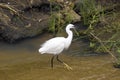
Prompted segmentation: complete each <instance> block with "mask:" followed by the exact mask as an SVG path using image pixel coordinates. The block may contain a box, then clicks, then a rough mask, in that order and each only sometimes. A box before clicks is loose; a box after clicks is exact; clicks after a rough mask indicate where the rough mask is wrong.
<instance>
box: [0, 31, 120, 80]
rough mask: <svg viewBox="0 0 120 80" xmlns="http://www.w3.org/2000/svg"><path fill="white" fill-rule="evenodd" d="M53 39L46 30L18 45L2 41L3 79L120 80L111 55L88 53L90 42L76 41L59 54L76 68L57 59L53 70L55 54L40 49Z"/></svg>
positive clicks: (0, 75)
mask: <svg viewBox="0 0 120 80" xmlns="http://www.w3.org/2000/svg"><path fill="white" fill-rule="evenodd" d="M50 38H52V35H51V34H47V33H46V34H43V35H42V36H38V37H35V38H32V39H25V40H24V41H20V42H18V43H15V44H7V43H4V42H0V80H120V75H119V74H120V69H117V68H114V67H113V63H112V58H111V56H110V55H109V54H105V55H96V54H92V55H89V54H88V55H86V54H85V52H84V51H85V50H86V47H87V44H85V43H84V42H82V41H73V42H72V44H71V46H70V48H69V50H67V51H63V53H62V54H60V59H61V60H63V61H65V62H66V63H67V64H69V65H70V66H71V67H72V68H73V70H71V71H68V70H67V69H66V68H64V66H63V65H62V64H61V63H59V62H57V61H56V60H54V68H53V69H51V67H50V59H51V57H52V55H49V54H40V53H39V52H38V49H39V47H40V45H41V44H42V43H43V42H44V41H46V40H48V39H50ZM80 54H83V55H80Z"/></svg>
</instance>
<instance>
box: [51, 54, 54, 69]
mask: <svg viewBox="0 0 120 80" xmlns="http://www.w3.org/2000/svg"><path fill="white" fill-rule="evenodd" d="M53 60H54V56H53V57H52V58H51V67H52V68H53Z"/></svg>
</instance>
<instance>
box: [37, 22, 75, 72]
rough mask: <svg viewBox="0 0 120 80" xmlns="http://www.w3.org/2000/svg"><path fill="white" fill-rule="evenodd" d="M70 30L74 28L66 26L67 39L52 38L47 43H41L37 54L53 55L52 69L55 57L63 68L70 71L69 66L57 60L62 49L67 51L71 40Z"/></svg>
mask: <svg viewBox="0 0 120 80" xmlns="http://www.w3.org/2000/svg"><path fill="white" fill-rule="evenodd" d="M71 28H75V27H74V25H73V24H68V25H67V26H66V32H67V34H68V37H67V38H64V37H55V38H52V39H50V40H48V41H46V42H45V43H43V44H42V45H41V48H40V49H39V52H40V53H41V54H44V53H48V54H53V57H52V58H51V67H52V68H53V59H54V57H55V56H56V59H57V61H59V62H60V63H62V64H63V65H65V67H66V68H67V69H68V70H72V68H71V67H70V66H68V65H67V64H66V63H65V62H63V61H61V60H60V59H59V58H58V55H59V54H60V53H61V52H62V51H63V50H64V49H68V48H69V46H70V44H71V41H72V38H73V33H72V31H71V30H70V29H71Z"/></svg>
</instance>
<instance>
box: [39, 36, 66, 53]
mask: <svg viewBox="0 0 120 80" xmlns="http://www.w3.org/2000/svg"><path fill="white" fill-rule="evenodd" d="M64 41H65V38H63V37H56V38H52V39H50V40H48V41H46V42H45V43H44V44H43V45H42V47H41V48H40V51H39V52H42V53H52V54H58V53H60V52H62V51H63V49H64V45H65V44H64Z"/></svg>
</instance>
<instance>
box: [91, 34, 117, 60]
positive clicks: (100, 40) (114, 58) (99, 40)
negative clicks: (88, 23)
mask: <svg viewBox="0 0 120 80" xmlns="http://www.w3.org/2000/svg"><path fill="white" fill-rule="evenodd" d="M90 34H91V35H92V36H93V37H94V38H95V39H96V40H97V41H98V42H99V43H100V44H101V45H102V46H103V48H104V49H105V50H106V51H107V52H108V53H109V54H110V55H111V56H112V57H113V58H114V59H115V61H116V62H118V59H117V58H116V57H115V56H114V55H113V53H112V52H111V51H110V50H108V49H107V48H106V47H105V45H104V44H103V43H102V41H101V40H100V39H99V38H98V37H97V36H95V35H94V34H93V33H92V32H90Z"/></svg>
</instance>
